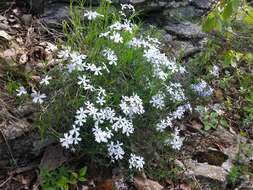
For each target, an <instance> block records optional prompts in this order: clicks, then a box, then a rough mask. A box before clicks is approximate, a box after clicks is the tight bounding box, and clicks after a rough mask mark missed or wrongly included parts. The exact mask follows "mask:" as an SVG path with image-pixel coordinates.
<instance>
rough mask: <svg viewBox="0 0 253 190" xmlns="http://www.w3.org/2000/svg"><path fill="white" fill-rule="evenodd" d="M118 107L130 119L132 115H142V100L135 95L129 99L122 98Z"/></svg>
mask: <svg viewBox="0 0 253 190" xmlns="http://www.w3.org/2000/svg"><path fill="white" fill-rule="evenodd" d="M119 106H120V108H121V110H122V111H123V113H124V114H125V115H127V116H129V117H132V116H133V115H134V114H138V115H140V114H143V113H144V108H143V105H142V100H141V99H140V97H139V96H138V95H136V94H135V95H133V96H130V97H128V96H123V97H122V100H121V102H120V105H119Z"/></svg>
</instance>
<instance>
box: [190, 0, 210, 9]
mask: <svg viewBox="0 0 253 190" xmlns="http://www.w3.org/2000/svg"><path fill="white" fill-rule="evenodd" d="M191 3H192V5H193V6H196V7H197V8H200V9H210V8H211V5H212V3H211V1H210V0H192V1H191Z"/></svg>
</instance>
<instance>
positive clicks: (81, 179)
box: [79, 177, 87, 182]
mask: <svg viewBox="0 0 253 190" xmlns="http://www.w3.org/2000/svg"><path fill="white" fill-rule="evenodd" d="M79 181H82V182H84V181H87V179H86V178H85V177H79Z"/></svg>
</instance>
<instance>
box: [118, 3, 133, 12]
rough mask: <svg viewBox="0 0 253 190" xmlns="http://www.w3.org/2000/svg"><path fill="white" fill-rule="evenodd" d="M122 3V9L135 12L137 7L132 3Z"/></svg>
mask: <svg viewBox="0 0 253 190" xmlns="http://www.w3.org/2000/svg"><path fill="white" fill-rule="evenodd" d="M120 5H121V10H122V11H124V10H126V9H129V10H132V11H133V12H135V8H134V6H133V5H131V4H120Z"/></svg>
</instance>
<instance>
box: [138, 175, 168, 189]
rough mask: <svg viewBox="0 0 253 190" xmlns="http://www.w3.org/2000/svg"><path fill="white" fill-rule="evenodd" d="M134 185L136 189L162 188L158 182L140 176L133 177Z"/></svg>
mask: <svg viewBox="0 0 253 190" xmlns="http://www.w3.org/2000/svg"><path fill="white" fill-rule="evenodd" d="M134 185H135V187H136V188H137V189H138V190H162V189H164V188H163V186H161V185H160V184H159V183H158V182H156V181H152V180H150V179H145V178H142V177H135V178H134Z"/></svg>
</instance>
